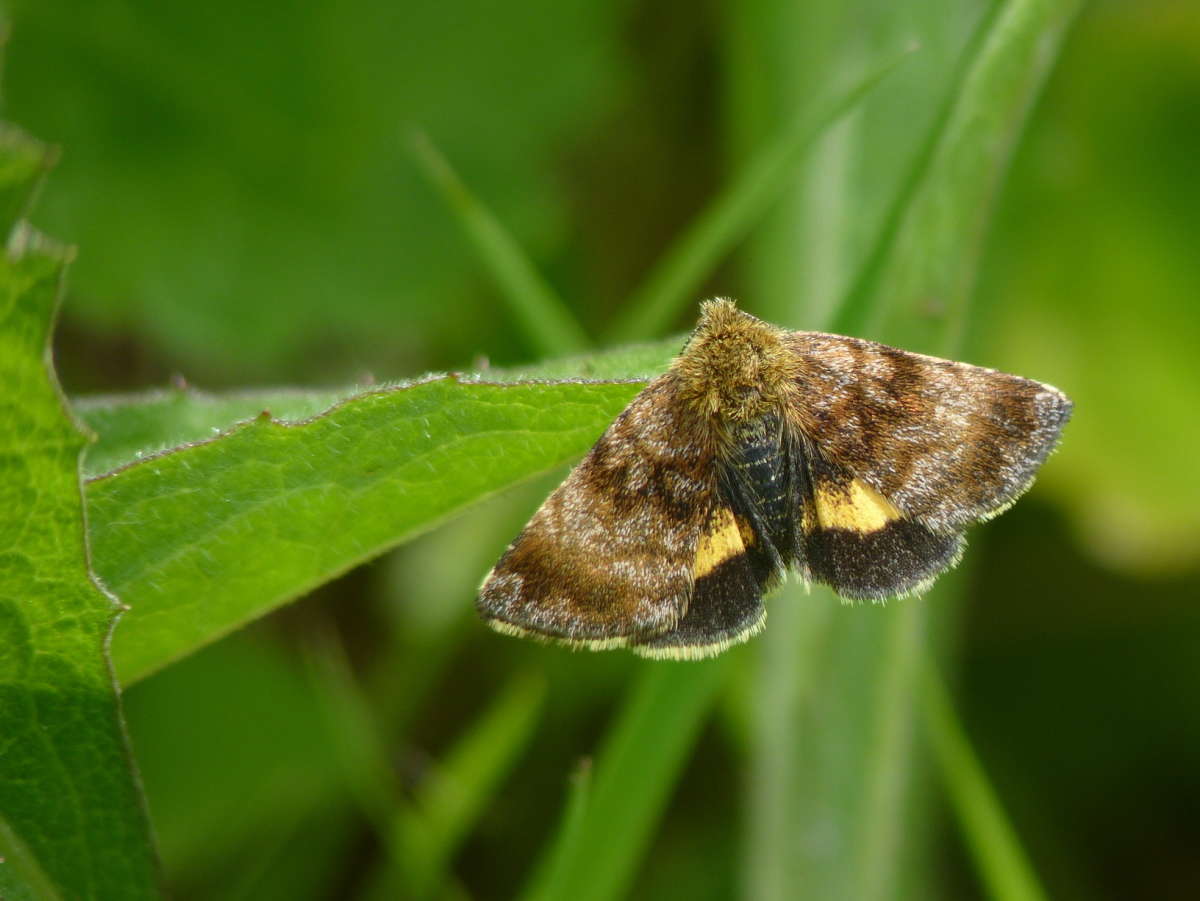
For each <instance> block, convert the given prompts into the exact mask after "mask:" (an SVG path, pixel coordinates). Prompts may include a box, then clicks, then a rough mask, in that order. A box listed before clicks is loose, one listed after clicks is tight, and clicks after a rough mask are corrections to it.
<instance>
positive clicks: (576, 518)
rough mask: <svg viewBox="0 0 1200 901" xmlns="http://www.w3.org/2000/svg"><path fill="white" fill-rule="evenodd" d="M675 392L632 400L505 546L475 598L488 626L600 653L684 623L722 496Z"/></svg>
mask: <svg viewBox="0 0 1200 901" xmlns="http://www.w3.org/2000/svg"><path fill="white" fill-rule="evenodd" d="M676 389H677V384H676V380H675V377H674V376H673V375H671V374H670V373H668V374H667V375H664V376H662V377H660V378H658V379H656V380H655V381H653V382H651V383H650V385H648V386H647V387H646V388H645V390H643V391H642V392H641V393H640V394H638V396H637V397H635V398H634V399H633V401H632V402H631V403H630V405H629V406H628V407H627V408H626V409H625V411H624V412H623V413H621V415H620V416H618V417H617V419H616V420H615V421H614V422H613V424H612V425H611V426H609V428H608V430H607V431H606V432H605V433H604V434H603V435H602V436H601V437H600V440H599V441H597V442H596V445H595V446H594V447H593V448H592V449H591V451H590V452H589V453H588V455H587V456H586V457H584V458H583V460H582V461H581V462H580V464H579V465H578V466H577V467H575V469H574V471H572V472H571V474H570V475H569V476H568V477H567V479H566V481H564V482H563V483H562V485H560V486H559V487H558V489H557V490H556V491H555V492H554V493H553V494H552V495H550V497H549V498H547V499H546V502H545V503H544V504H543V505H542V507H541V509H539V510H538V511H537V513H535V514H534V516H533V518H532V519H531V520H530V521H529V524H528V525H527V526H526V527H525V529H524V531H522V532H521V534H520V535H519V536H518V537H517V539H516V540H515V541H514V542H513V543H512V544H511V545H509V547H508V550H506V551H505V552H504V555H503V556H502V557H501V558H500V562H499V563H497V564H496V566H495V568H493V570H492V571H491V572H490V573H489V574H488V576H487V578H486V579H485V580H484V583H483V586H482V587H481V588H480V593H479V599H478V601H477V606H478V608H479V612H480V614H481V615H482V616H483V618H484V619H485V620H486V621H487V622H488V623H489V625H491V626H492V627H493V628H495V629H497V630H498V631H501V632H507V633H510V634H518V635H533V636H534V637H537V636H542V637H547V638H552V639H556V640H560V641H564V642H567V643H569V644H574V645H578V646H582V647H591V648H605V647H619V646H622V645H625V644H628V643H629V642H630V641H633V640H638V639H644V638H647V637H650V636H653V635H657V634H659V633H662V632H665V631H667V630H669V629H671V628H673V627H674V626H675V624H676V623H677V622H678V621H679V619H680V618H681V617H682V616H683V614H684V613H685V611H686V610H687V604H688V599H689V597H690V596H691V591H692V581H693V575H692V573H693V568H694V565H695V558H696V548H697V543H698V541H699V537H700V532H701V530H702V529H703V528H704V526H705V524H706V523H707V522H708V518H709V512H710V510H711V509H712V507H713V505H714V504H715V503H716V502H717V492H716V475H715V473H714V467H713V466H712V450H711V447H710V438H709V436H708V435H707V434H705V433H704V432H703V431H702V430H700V429H699V427H698V424H697V423H695V422H691V423H689V422H687V421H685V420H686V417H685V416H683V415H681V414H682V412H683V411H682V409H681V405H680V404H679V403H678V402H677V398H676V397H675V392H676Z"/></svg>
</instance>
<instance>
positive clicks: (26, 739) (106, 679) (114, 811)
mask: <svg viewBox="0 0 1200 901" xmlns="http://www.w3.org/2000/svg"><path fill="white" fill-rule="evenodd" d="M3 153H4V151H3V150H2V149H0V158H3ZM6 162H7V161H6ZM14 171H16V170H14V168H13V167H12V166H8V165H4V164H0V173H2V175H0V177H2V178H10V177H11V176H12V174H13V172H14ZM23 171H24V172H25V173H26V174H27V172H28V170H23ZM11 184H12V182H11V181H9V182H7V183H6V188H7V187H9V186H11ZM10 196H11V191H10ZM11 211H12V210H11V206H10V208H9V213H11ZM68 256H69V254H67V253H66V252H65V251H64V250H62V249H60V248H55V247H53V246H51V245H50V244H48V243H47V242H45V241H44V240H42V239H40V238H39V237H38V236H37V235H36V234H34V233H33V232H31V231H30V230H28V229H27V228H24V227H22V226H17V228H16V229H15V230H14V232H13V234H12V236H11V237H10V239H9V245H8V249H7V252H6V253H5V254H4V255H3V257H0V897H3V898H5V899H12V901H15V899H18V898H40V899H47V898H122V899H125V898H131V899H132V898H154V897H157V896H158V888H157V871H156V863H155V860H154V851H153V844H152V842H151V840H150V830H149V825H148V823H147V819H146V814H145V809H144V806H143V801H142V797H141V794H140V790H139V788H138V786H137V780H136V777H135V775H134V772H133V766H132V763H131V760H130V757H129V749H128V746H127V742H126V738H125V734H124V730H123V727H122V722H121V709H120V704H119V700H118V697H117V694H116V691H115V688H114V685H113V679H112V674H111V671H110V669H109V665H108V661H107V660H106V656H105V645H106V643H107V640H108V637H109V633H110V630H111V629H112V625H113V622H114V620H115V618H116V613H117V609H118V607H117V604H116V602H115V600H114V599H113V598H112V597H110V596H107V595H106V594H105V593H104V592H103V591H101V589H100V588H99V587H98V586H97V584H96V583H95V581H93V579H92V575H91V572H90V571H89V568H88V558H87V544H86V539H85V535H84V518H83V505H82V495H81V490H80V484H79V455H80V452H81V450H82V449H83V446H84V443H85V438H84V435H83V433H82V432H81V431H80V429H79V427H78V426H77V425H76V424H75V423H74V422H73V421H72V420H71V419H70V417H69V416H68V414H67V413H66V411H65V408H64V401H63V398H62V395H61V394H60V392H59V389H58V385H57V382H56V380H55V378H54V374H53V373H52V372H51V371H50V370H49V368H48V366H47V360H48V350H47V345H48V338H49V333H50V324H51V321H52V319H53V315H54V310H55V306H56V303H57V299H58V294H59V289H60V285H61V282H62V277H63V272H64V269H65V266H66V262H67V259H68Z"/></svg>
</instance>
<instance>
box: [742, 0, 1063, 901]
mask: <svg viewBox="0 0 1200 901" xmlns="http://www.w3.org/2000/svg"><path fill="white" fill-rule="evenodd" d="M1076 5H1077V4H1074V3H1072V2H1058V3H1054V2H1050V3H1046V2H1040V0H1032V2H1023V0H1017V2H1010V3H1007V4H1003V5H1001V6H1000V7H998V8H997V9H996V11H995V12H994V14H993V15H990V16H988V17H986V18H985V20H984V21H983V22H982V24H981V25H980V26H978V28H977V30H976V33H975V35H974V37H973V38H972V39H971V40H970V41H968V43H967V46H966V49H965V51H964V53H963V56H962V62H961V64H960V65H959V67H958V75H957V77H955V78H953V79H952V80H951V87H950V89H949V91H948V94H947V99H946V101H945V104H944V108H943V111H942V113H941V114H940V115H939V116H938V117H937V118H936V119H935V120H934V122H933V124H932V126H931V128H930V131H929V132H928V134H927V136H926V138H925V140H924V142H923V145H922V146H923V150H922V151H921V152H920V153H918V155H917V158H916V162H915V163H914V165H913V167H912V169H911V170H910V173H909V175H908V177H907V178H906V180H905V181H904V182H903V183H902V184H901V186H900V189H899V192H898V194H897V197H896V198H895V200H894V201H893V203H892V205H891V207H890V213H889V215H888V216H887V217H886V218H885V221H884V225H883V227H882V228H881V232H880V235H879V237H878V238H877V240H876V246H875V248H874V250H873V252H872V253H871V254H870V255H869V256H868V258H867V260H866V263H865V264H864V266H863V268H862V269H861V270H860V271H859V272H858V274H857V278H856V279H855V280H854V281H853V282H852V284H853V285H854V286H855V287H854V289H853V290H851V292H849V294H848V295H847V298H848V299H847V300H846V301H845V303H844V305H843V307H842V308H841V310H840V315H839V316H838V317H837V319H836V320H835V328H837V329H838V330H844V329H845V326H846V323H847V322H861V323H864V326H863V329H862V331H859V333H863V331H865V332H866V334H868V336H870V337H874V338H877V339H879V340H884V341H888V342H889V343H894V344H899V345H901V346H909V347H914V346H915V347H917V348H922V349H927V350H929V351H930V352H934V353H941V354H942V355H949V354H951V353H952V352H953V349H954V347H955V346H956V344H957V341H958V335H959V333H960V331H961V324H962V321H963V318H964V317H965V315H966V302H967V299H968V296H969V294H970V289H971V280H972V278H973V274H974V271H975V267H976V262H977V257H978V247H979V245H980V243H981V241H982V234H983V228H982V223H983V222H984V221H985V219H986V213H987V210H988V208H989V202H990V198H991V196H992V195H993V194H994V192H995V189H996V186H997V184H998V182H999V178H1000V174H1001V173H1002V172H1003V171H1004V168H1005V165H1006V162H1007V158H1008V156H1009V153H1010V151H1011V148H1012V145H1013V143H1014V141H1015V138H1016V136H1017V135H1018V134H1019V132H1020V128H1021V125H1022V123H1023V120H1024V113H1025V111H1026V109H1027V107H1028V105H1029V103H1030V100H1031V98H1032V97H1033V96H1034V95H1035V94H1036V90H1037V87H1038V85H1039V84H1040V81H1041V79H1042V77H1044V75H1045V72H1046V70H1047V69H1048V67H1049V64H1050V62H1051V61H1052V59H1053V56H1054V53H1053V51H1054V47H1055V44H1056V42H1057V40H1058V39H1059V38H1060V37H1061V34H1062V30H1063V28H1064V27H1065V23H1066V22H1067V21H1069V19H1070V15H1071V13H1072V12H1073V9H1074V7H1075V6H1076ZM780 268H781V270H784V271H786V269H787V267H786V266H781V267H780ZM931 298H932V299H934V300H935V301H936V302H935V303H933V304H930V303H929V301H930V299H931ZM856 330H857V329H856ZM945 589H946V586H944V585H943V586H939V591H938V592H937V594H936V595H935V596H934V598H932V599H931V600H930V601H928V603H929V604H930V609H936V608H943V607H945V605H946V604H947V603H948V602H949V601H950V600H951V598H950V593H948V592H947V591H946V590H945ZM819 600H823V598H821V596H820V595H817V596H815V597H813V598H812V599H810V602H818V601H819ZM849 615H853V616H858V617H869V620H868V621H867V622H865V623H864V624H862V625H854V626H850V625H849V624H847V623H846V622H845V620H846V618H847V616H849ZM922 616H923V611H922V606H921V604H920V603H919V602H916V601H911V600H910V601H905V602H901V603H899V604H896V605H890V606H889V608H888V609H887V610H886V611H877V610H869V611H868V610H864V611H848V612H847V615H844V616H835V617H832V618H831V623H830V626H829V629H830V631H829V632H828V633H827V635H826V636H825V639H824V644H825V653H826V655H827V657H828V660H829V662H828V663H827V664H826V665H825V668H826V669H827V670H829V672H825V671H823V672H822V673H821V675H820V677H819V682H820V684H822V685H834V684H836V683H837V682H838V681H839V678H838V677H840V679H841V680H842V681H843V685H844V690H843V694H842V695H840V696H839V698H838V704H837V705H832V704H830V703H829V702H827V701H825V700H823V699H822V698H821V697H820V696H817V695H815V694H814V695H811V696H804V695H803V694H801V696H800V697H799V702H800V703H801V704H803V705H805V706H804V707H803V708H800V709H799V710H797V711H796V712H795V713H793V714H788V713H786V712H785V713H782V714H781V713H780V711H778V710H776V711H770V710H765V709H764V710H761V711H760V718H761V719H762V721H763V723H765V724H766V725H765V726H760V728H759V729H758V731H757V740H758V741H764V740H767V739H768V738H770V737H776V736H777V737H781V738H783V739H784V740H788V739H793V740H794V741H795V744H794V746H793V747H791V748H790V749H787V750H786V751H781V750H780V749H778V748H775V747H771V748H760V749H756V750H755V751H754V752H753V753H754V755H755V758H756V768H755V771H754V772H755V777H756V779H758V780H760V781H759V782H756V783H755V784H754V785H753V789H754V791H753V792H752V794H751V797H752V799H755V800H754V801H753V803H752V804H751V807H750V814H751V817H752V818H754V820H753V821H752V822H750V823H749V824H748V827H749V828H748V833H749V836H750V840H749V841H748V842H747V847H748V849H749V865H748V867H747V882H746V885H747V887H748V889H749V890H750V891H751V892H752V893H753V894H752V895H751V897H756V898H760V897H778V898H786V897H790V896H791V895H790V892H791V891H792V890H793V889H794V887H795V886H796V885H805V886H806V887H807V890H808V891H810V892H812V893H814V894H815V895H816V896H821V897H823V896H830V897H854V898H865V899H870V898H877V897H884V896H888V895H895V894H898V893H901V892H902V889H901V888H898V886H900V885H901V884H902V880H903V877H904V876H905V875H907V874H908V872H907V871H909V870H911V868H910V867H908V866H903V867H902V866H901V863H900V860H901V857H902V855H903V854H904V852H905V851H906V850H908V849H909V848H911V847H912V846H913V845H914V842H913V841H912V833H913V832H915V831H917V830H916V829H914V828H913V821H914V817H913V808H914V806H915V805H914V804H913V803H912V802H913V800H914V798H913V797H912V796H911V792H910V791H909V789H908V783H909V782H911V781H912V780H913V772H914V771H915V769H916V767H915V761H914V762H913V763H911V764H910V763H909V761H912V760H913V755H912V750H911V741H912V738H911V737H912V731H913V730H912V725H911V717H912V715H913V711H912V697H913V695H914V691H915V684H914V683H915V680H916V676H917V672H918V664H919V660H920V655H921V654H922V653H923V652H924V650H923V644H924V642H923V634H924V631H925V630H924V627H923V624H922V622H921V619H922ZM818 628H820V626H818ZM771 639H772V636H767V641H770V640H771ZM810 643H811V642H810ZM793 644H794V642H793ZM774 650H780V649H774ZM783 650H786V649H783ZM771 656H772V659H771V660H767V661H764V666H763V670H762V674H763V679H764V683H763V684H760V685H759V686H758V687H757V688H756V691H755V696H756V697H757V698H759V699H764V698H768V697H785V696H787V694H788V691H789V690H790V689H793V688H794V686H793V685H791V684H790V683H789V682H788V681H787V680H791V679H794V677H795V667H794V666H790V665H789V662H790V658H789V657H788V656H787V655H786V654H779V653H776V654H773V655H771ZM836 661H853V666H854V672H853V673H850V672H847V671H846V667H847V666H850V664H848V663H842V664H839V663H837V662H836ZM839 667H840V669H841V670H842V671H841V672H839V671H838V670H839ZM853 680H869V686H867V687H866V688H867V689H868V690H865V691H864V690H861V689H859V688H858V687H857V686H856V685H855V683H854V681H853ZM780 683H783V684H780ZM858 704H861V705H862V706H861V708H859V709H855V708H856V707H857V705H858ZM781 715H782V716H787V715H792V716H797V717H798V718H799V722H800V723H801V724H803V725H804V726H807V725H809V724H810V723H811V722H813V721H820V722H821V728H820V730H808V731H805V730H804V729H802V728H796V729H787V728H783V727H781V726H779V725H778V723H774V722H768V720H769V719H770V718H772V717H774V718H778V717H780V716H781ZM768 726H769V727H770V728H767V727H768ZM817 731H820V732H821V733H823V734H817ZM829 733H832V735H833V737H832V738H831V737H830V736H829ZM835 747H836V752H834V750H833V748H835ZM787 755H790V757H791V760H792V763H791V766H790V767H789V766H788V765H787V764H786V763H784V762H783V760H782V758H783V757H785V756H787ZM810 758H811V759H810ZM797 770H799V771H800V773H801V774H802V775H797V772H796V771H797ZM797 787H798V790H797ZM781 827H782V828H781ZM843 834H844V835H845V839H843ZM764 835H766V836H768V837H769V840H770V848H769V849H763V848H758V847H755V846H754V840H755V838H756V837H759V836H764ZM813 836H821V837H822V839H823V841H822V842H814V841H813V840H812V837H813ZM843 842H844V844H843Z"/></svg>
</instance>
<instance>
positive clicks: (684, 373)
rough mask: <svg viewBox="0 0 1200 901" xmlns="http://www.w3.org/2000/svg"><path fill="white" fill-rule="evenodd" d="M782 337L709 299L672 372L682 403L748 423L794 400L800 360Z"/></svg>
mask: <svg viewBox="0 0 1200 901" xmlns="http://www.w3.org/2000/svg"><path fill="white" fill-rule="evenodd" d="M782 334H783V333H782V332H781V331H780V330H779V329H777V328H775V327H774V326H772V325H770V324H768V323H766V322H763V321H762V320H761V319H755V318H754V317H753V316H751V315H750V314H748V313H743V312H742V311H741V310H739V309H738V308H737V307H736V306H735V305H734V303H733V301H731V300H726V299H724V298H721V299H717V300H709V301H705V302H704V304H703V305H702V306H701V308H700V324H699V325H698V326H696V330H695V331H694V332H692V336H691V338H690V339H689V340H688V343H687V345H686V346H685V347H684V349H683V352H682V353H681V354H680V355H679V356H678V357H676V358H675V362H674V363H673V364H672V366H671V371H672V372H673V373H674V374H675V376H676V377H677V378H678V379H679V390H680V398H681V400H682V401H683V402H684V403H686V404H688V405H689V406H690V407H692V408H693V409H694V410H695V412H696V413H697V414H699V415H702V416H707V417H712V418H715V419H718V420H724V421H726V422H745V421H746V420H749V419H753V418H755V417H758V416H762V415H764V414H766V413H769V412H772V411H778V410H779V408H780V405H781V404H786V403H788V402H789V400H790V398H791V395H792V393H793V392H795V390H796V385H795V379H796V377H797V375H798V374H799V369H800V365H801V364H800V361H799V358H798V357H797V356H796V354H794V353H791V352H790V351H788V350H787V349H786V348H785V347H784V346H783V343H782V342H781V340H780V338H781V335H782Z"/></svg>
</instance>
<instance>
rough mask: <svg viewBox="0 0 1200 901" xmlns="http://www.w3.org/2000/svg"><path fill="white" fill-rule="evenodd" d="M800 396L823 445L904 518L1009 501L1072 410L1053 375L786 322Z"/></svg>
mask: <svg viewBox="0 0 1200 901" xmlns="http://www.w3.org/2000/svg"><path fill="white" fill-rule="evenodd" d="M782 340H783V343H784V345H785V346H786V347H788V348H789V349H791V350H792V352H793V353H795V354H797V355H798V356H799V357H800V359H801V361H802V364H803V365H802V367H801V370H800V376H799V378H798V384H799V387H800V391H799V392H798V395H799V397H801V398H802V399H803V402H802V403H801V404H797V405H795V406H794V408H793V409H791V410H790V411H789V413H790V414H791V421H792V423H793V424H794V426H795V427H796V428H797V429H798V430H799V431H801V432H802V433H803V434H804V435H805V436H806V437H807V438H808V439H809V441H810V442H812V444H813V445H815V447H816V448H817V450H818V451H819V453H820V455H821V456H822V457H824V458H825V459H826V460H828V461H829V462H830V463H832V464H835V465H836V466H838V467H840V468H841V469H843V470H845V471H846V472H848V473H850V474H852V475H853V476H854V477H856V478H858V479H860V480H861V481H862V482H863V483H864V484H865V485H867V486H869V487H870V488H872V489H873V490H874V491H876V492H878V494H879V495H881V496H882V497H884V498H886V499H887V501H888V502H890V503H891V504H892V505H894V506H895V507H896V508H897V509H898V510H900V511H901V512H902V513H903V514H904V516H905V517H906V518H909V519H916V520H919V521H920V522H921V523H922V524H924V525H925V526H927V527H929V528H931V529H933V530H934V531H936V532H945V531H953V530H956V529H959V528H961V527H962V526H965V525H967V524H969V523H973V522H978V521H980V520H983V519H987V518H989V517H990V516H994V515H995V514H997V513H999V512H1000V511H1002V510H1004V509H1005V508H1006V507H1007V506H1008V505H1010V504H1011V503H1012V502H1013V501H1014V500H1016V498H1017V497H1018V496H1019V495H1020V494H1021V493H1022V492H1023V491H1025V489H1026V488H1028V487H1029V485H1030V484H1031V483H1032V481H1033V476H1034V473H1035V472H1036V471H1037V468H1038V467H1039V466H1040V465H1041V464H1042V463H1043V462H1044V461H1045V459H1046V457H1047V456H1048V455H1049V454H1050V452H1051V451H1052V450H1053V449H1054V447H1055V445H1056V444H1057V442H1058V437H1059V433H1060V432H1061V430H1062V427H1063V425H1064V424H1065V423H1066V421H1067V419H1068V418H1069V417H1070V415H1071V402H1070V401H1069V400H1067V398H1066V397H1065V396H1064V395H1063V393H1062V392H1061V391H1059V390H1058V389H1056V388H1053V387H1051V386H1049V385H1044V384H1042V383H1040V382H1035V381H1031V380H1030V379H1024V378H1020V377H1019V376H1015V375H1008V374H1007V373H1003V372H997V371H995V370H992V369H984V368H982V367H979V366H970V365H968V364H966V363H954V362H951V361H949V360H941V359H938V358H936V357H928V356H924V355H922V354H914V353H908V352H907V351H903V350H897V349H896V348H894V347H887V346H886V345H883V344H875V343H873V342H871V341H861V340H858V339H856V338H845V337H842V336H840V335H826V334H821V333H819V332H789V333H786V334H784V336H783V338H782Z"/></svg>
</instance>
